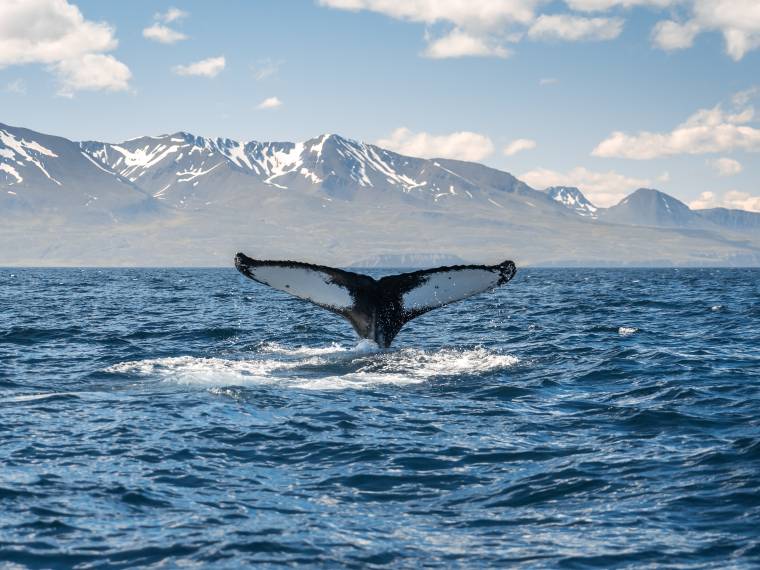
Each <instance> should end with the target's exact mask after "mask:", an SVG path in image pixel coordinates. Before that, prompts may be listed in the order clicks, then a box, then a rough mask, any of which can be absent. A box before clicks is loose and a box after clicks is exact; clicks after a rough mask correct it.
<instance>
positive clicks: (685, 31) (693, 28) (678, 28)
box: [652, 20, 700, 51]
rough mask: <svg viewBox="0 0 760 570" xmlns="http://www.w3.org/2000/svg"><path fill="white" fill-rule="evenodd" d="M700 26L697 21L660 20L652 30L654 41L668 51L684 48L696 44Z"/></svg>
mask: <svg viewBox="0 0 760 570" xmlns="http://www.w3.org/2000/svg"><path fill="white" fill-rule="evenodd" d="M699 32H700V28H699V26H698V25H697V24H696V23H695V22H685V23H679V22H674V21H673V20H663V21H662V22H658V23H657V25H655V27H654V29H653V30H652V42H654V44H655V45H656V46H657V47H659V48H660V49H664V50H666V51H671V50H676V49H684V48H688V47H691V46H692V45H693V44H694V38H696V37H697V34H699Z"/></svg>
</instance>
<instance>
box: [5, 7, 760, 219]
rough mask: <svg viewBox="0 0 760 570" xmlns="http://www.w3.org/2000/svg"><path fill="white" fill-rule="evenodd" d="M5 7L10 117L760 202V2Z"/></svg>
mask: <svg viewBox="0 0 760 570" xmlns="http://www.w3.org/2000/svg"><path fill="white" fill-rule="evenodd" d="M3 11H5V12H6V13H5V14H3ZM0 22H4V23H0V109H2V111H1V112H0V122H5V123H8V124H11V125H16V126H25V127H28V128H31V129H34V130H39V131H43V132H46V133H51V134H58V135H62V136H66V137H68V138H72V139H76V140H81V139H99V140H106V141H120V140H124V139H127V138H131V137H135V136H140V135H143V134H160V133H166V132H175V131H179V130H184V131H190V132H193V133H196V134H201V135H206V136H224V137H230V138H236V139H244V140H248V139H257V140H304V139H308V138H311V137H314V136H316V135H318V134H320V133H324V132H335V133H340V134H342V135H344V136H347V137H351V138H355V139H360V140H364V141H368V142H382V143H383V145H384V146H387V147H390V148H393V149H395V150H398V151H400V152H404V153H409V154H418V155H423V156H432V155H441V156H449V157H454V158H457V157H458V158H463V159H471V160H477V161H479V162H483V163H485V164H488V165H491V166H494V167H496V168H500V169H504V170H507V171H509V172H511V173H513V174H515V175H517V176H519V177H521V178H523V179H525V180H526V181H527V182H529V183H530V184H532V185H534V186H536V187H538V188H542V187H544V186H547V185H551V184H561V183H565V184H569V185H578V186H580V187H581V189H583V190H584V191H585V192H586V193H587V194H588V195H589V196H590V197H591V198H592V200H594V201H595V202H597V203H599V204H601V205H610V204H612V203H614V202H616V201H617V200H618V199H619V198H620V197H622V196H623V195H624V194H626V193H627V192H630V191H631V190H633V189H635V188H636V187H638V186H652V187H657V188H660V189H662V190H664V191H666V192H668V193H670V194H672V195H674V196H676V197H678V198H679V199H681V200H684V201H685V202H687V203H692V204H694V205H695V206H712V205H724V204H725V205H729V206H733V207H741V208H746V209H754V210H758V211H760V184H758V180H759V175H760V161H758V160H757V157H758V151H760V125H758V122H757V120H756V118H755V116H754V114H753V110H754V109H753V103H756V101H757V99H759V98H760V91H757V90H756V87H757V86H760V3H758V2H756V1H755V0H730V1H729V0H564V1H561V2H560V1H557V2H552V1H548V0H547V1H541V0H491V2H486V1H483V2H473V1H467V2H465V1H464V0H436V1H435V2H434V1H432V0H398V1H394V0H320V1H311V0H288V1H274V0H272V1H268V0H260V1H256V2H247V1H242V0H240V1H231V0H230V1H226V2H205V1H184V0H176V1H173V2H129V3H128V2H102V1H97V0H68V1H67V0H7V2H4V3H3V5H2V6H0ZM29 22H36V23H38V24H40V26H38V27H39V28H41V29H42V30H43V31H38V32H33V31H29V29H30V28H31V29H34V28H35V27H34V26H31V27H30V26H28V23H29ZM43 23H44V24H45V25H44V26H43V25H41V24H43ZM222 58H223V59H222ZM222 62H223V63H222ZM265 101H268V103H264V102H265ZM613 133H617V134H613ZM505 150H507V152H508V154H505Z"/></svg>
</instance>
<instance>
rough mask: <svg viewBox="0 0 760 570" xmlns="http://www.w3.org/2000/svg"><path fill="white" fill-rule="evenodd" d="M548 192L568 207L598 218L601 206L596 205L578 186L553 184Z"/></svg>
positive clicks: (580, 213) (581, 214)
mask: <svg viewBox="0 0 760 570" xmlns="http://www.w3.org/2000/svg"><path fill="white" fill-rule="evenodd" d="M546 193H547V194H549V196H550V197H551V198H552V199H553V200H555V201H556V202H559V203H560V204H562V205H563V206H565V207H566V208H568V209H570V210H572V211H574V212H575V213H577V214H578V215H580V216H583V217H586V218H593V219H596V218H597V217H598V211H599V208H597V207H596V206H594V205H593V204H592V203H591V201H589V199H588V198H586V196H584V195H583V192H581V191H580V190H579V189H578V188H575V187H573V186H552V187H551V188H547V189H546Z"/></svg>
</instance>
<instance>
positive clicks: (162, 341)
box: [0, 268, 760, 568]
mask: <svg viewBox="0 0 760 570" xmlns="http://www.w3.org/2000/svg"><path fill="white" fill-rule="evenodd" d="M373 273H374V274H375V275H379V274H381V273H382V272H380V271H374V272H373ZM281 565H289V566H302V567H319V568H332V567H346V568H372V567H391V568H502V567H515V568H596V567H598V568H758V567H760V270H754V269H641V270H638V269H523V270H518V274H517V276H516V277H515V279H514V280H513V281H512V282H510V283H509V284H508V285H507V286H505V287H503V288H501V289H499V290H497V291H496V292H494V293H490V294H483V295H480V296H478V297H475V298H472V299H469V300H467V301H464V302H461V303H458V304H454V305H451V306H449V307H446V308H443V309H440V310H436V311H433V312H431V313H428V314H427V315H424V316H422V317H419V318H418V319H416V320H414V321H412V322H411V323H409V324H408V325H407V326H406V327H405V328H404V329H403V330H402V332H401V334H399V336H398V337H397V338H396V341H395V342H394V345H393V347H392V348H391V349H390V350H388V351H378V350H373V349H372V347H370V346H367V343H359V342H358V339H357V338H356V337H355V335H354V333H353V331H352V330H351V328H350V326H349V325H348V324H347V323H346V322H345V321H343V320H342V319H340V318H339V317H337V316H335V315H332V314H331V313H328V312H326V311H324V310H322V309H319V308H316V307H313V306H311V305H309V304H307V303H304V302H302V301H299V300H296V299H293V298H289V297H288V296H286V295H284V294H281V293H279V292H276V291H272V290H268V289H267V288H265V287H263V286H260V285H258V284H256V283H253V282H252V281H249V280H246V279H245V278H243V277H242V276H241V275H239V274H238V273H237V272H236V271H235V270H234V269H232V268H229V269H207V270H203V269H188V270H184V269H0V567H2V568H128V567H135V566H139V567H149V568H150V567H161V568H173V567H180V566H181V567H190V568H195V567H197V568H238V567H254V566H255V567H257V568H268V567H277V566H281Z"/></svg>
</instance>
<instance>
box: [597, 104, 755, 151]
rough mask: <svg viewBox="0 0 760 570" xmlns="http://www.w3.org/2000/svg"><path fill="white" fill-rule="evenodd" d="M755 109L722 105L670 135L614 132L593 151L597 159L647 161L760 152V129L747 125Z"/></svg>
mask: <svg viewBox="0 0 760 570" xmlns="http://www.w3.org/2000/svg"><path fill="white" fill-rule="evenodd" d="M753 118H754V109H753V108H752V107H743V108H738V109H734V110H733V111H726V110H724V109H723V107H722V106H721V105H716V106H715V107H713V108H712V109H700V110H699V111H697V112H696V113H694V114H693V115H692V116H691V117H689V118H688V119H687V120H686V121H685V122H683V123H681V124H680V125H678V126H677V127H675V128H674V129H673V130H672V131H669V132H659V133H654V132H648V131H642V132H640V133H638V134H635V135H631V134H626V133H624V132H621V131H616V132H613V133H612V134H611V135H610V136H609V137H608V138H606V139H605V140H603V141H602V142H600V143H599V144H598V145H597V147H596V148H595V149H594V150H593V152H592V154H593V155H594V156H601V157H608V158H609V157H617V158H632V159H637V160H646V159H651V158H658V157H662V156H672V155H678V154H707V153H725V152H730V151H733V150H738V149H741V150H749V151H758V150H760V129H757V128H755V127H753V126H751V125H749V124H748V123H750V122H751V121H752V120H753Z"/></svg>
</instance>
